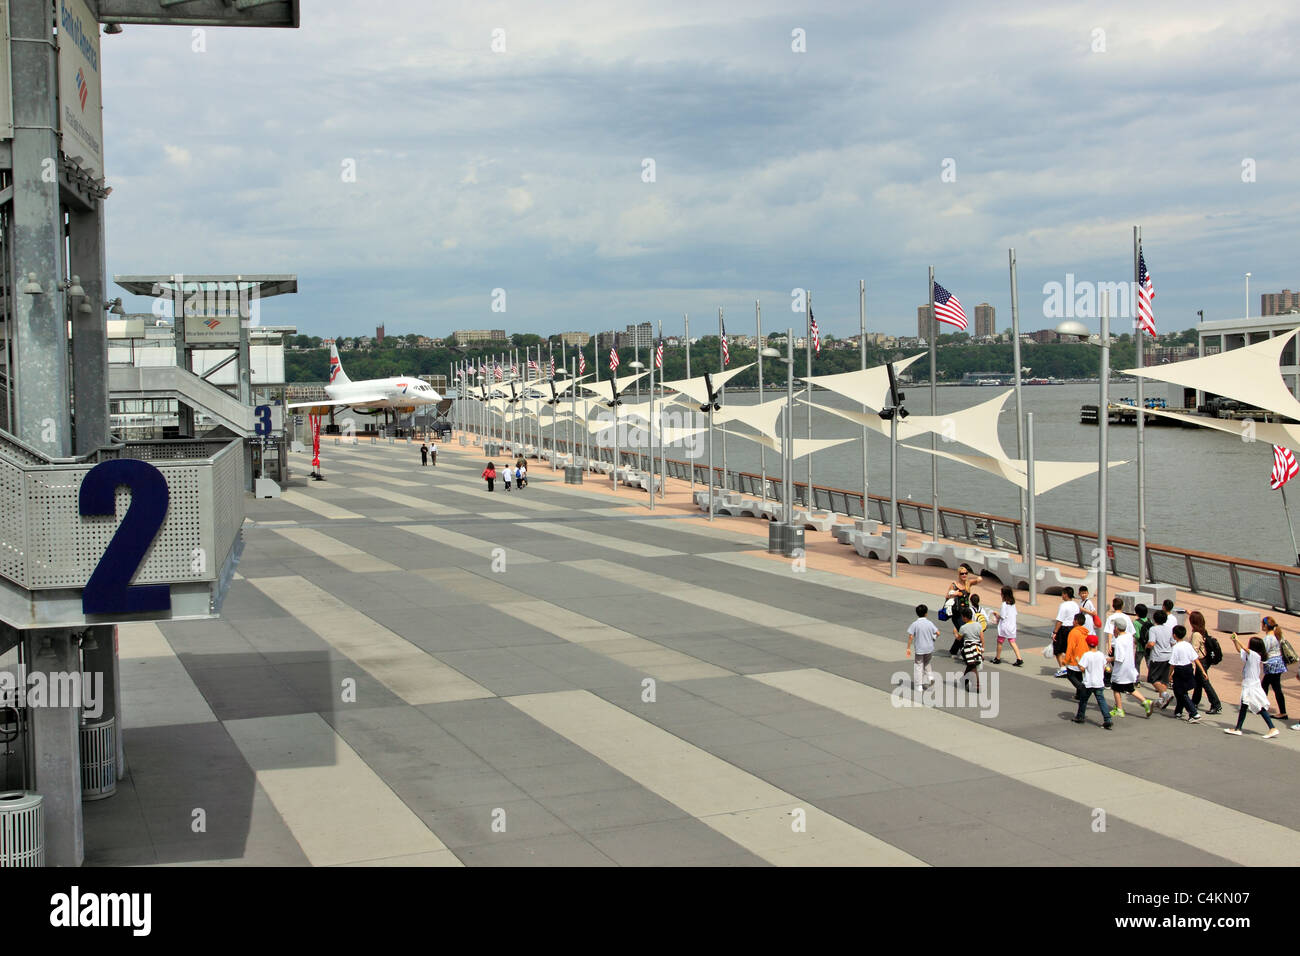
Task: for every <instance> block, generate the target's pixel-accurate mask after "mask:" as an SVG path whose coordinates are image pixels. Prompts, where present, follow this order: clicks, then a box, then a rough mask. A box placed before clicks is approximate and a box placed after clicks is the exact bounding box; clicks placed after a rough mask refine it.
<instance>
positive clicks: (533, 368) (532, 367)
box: [528, 359, 537, 372]
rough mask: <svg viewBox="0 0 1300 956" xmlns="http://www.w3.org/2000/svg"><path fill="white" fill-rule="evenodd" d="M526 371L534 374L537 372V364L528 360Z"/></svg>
mask: <svg viewBox="0 0 1300 956" xmlns="http://www.w3.org/2000/svg"><path fill="white" fill-rule="evenodd" d="M528 371H530V372H536V371H537V363H536V362H534V361H533V360H532V359H529V360H528Z"/></svg>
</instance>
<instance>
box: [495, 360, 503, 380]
mask: <svg viewBox="0 0 1300 956" xmlns="http://www.w3.org/2000/svg"><path fill="white" fill-rule="evenodd" d="M494 370H495V372H496V379H497V381H498V382H499V381H501V379H502V378H504V377H505V376H504V374H503V372H504V370H503V369H502V368H501V363H499V362H498V363H497V364H496V366H495V367H494Z"/></svg>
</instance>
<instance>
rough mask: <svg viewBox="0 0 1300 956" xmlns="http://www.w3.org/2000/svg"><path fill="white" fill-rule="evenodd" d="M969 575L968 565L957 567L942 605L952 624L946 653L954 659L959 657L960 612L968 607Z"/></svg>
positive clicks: (960, 639) (960, 640) (960, 637)
mask: <svg viewBox="0 0 1300 956" xmlns="http://www.w3.org/2000/svg"><path fill="white" fill-rule="evenodd" d="M970 575H971V569H970V567H969V566H968V565H965V564H962V565H958V567H957V580H956V581H953V582H952V584H950V585H948V596H947V600H946V602H945V604H944V612H945V613H946V614H947V615H948V620H949V621H950V622H951V623H952V647H950V648H948V653H949V654H950V655H951V656H952V657H954V658H960V656H961V645H962V636H961V625H962V611H964V610H966V609H968V608H969V607H970V589H971V581H970Z"/></svg>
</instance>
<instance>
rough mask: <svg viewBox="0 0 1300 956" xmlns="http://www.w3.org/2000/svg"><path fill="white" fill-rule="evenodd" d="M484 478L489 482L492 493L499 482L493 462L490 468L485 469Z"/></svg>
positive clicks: (489, 464) (489, 463) (489, 489)
mask: <svg viewBox="0 0 1300 956" xmlns="http://www.w3.org/2000/svg"><path fill="white" fill-rule="evenodd" d="M483 478H484V479H485V480H486V481H487V485H488V491H492V490H493V488H492V486H493V485H494V484H496V480H497V470H496V468H494V467H493V466H492V462H488V466H487V467H486V468H484V469H483Z"/></svg>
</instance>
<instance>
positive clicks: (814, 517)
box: [794, 508, 835, 531]
mask: <svg viewBox="0 0 1300 956" xmlns="http://www.w3.org/2000/svg"><path fill="white" fill-rule="evenodd" d="M794 523H795V524H796V525H803V526H804V528H805V529H807V530H809V531H830V530H831V525H833V524H834V523H835V512H833V511H818V510H808V509H800V508H795V509H794Z"/></svg>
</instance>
